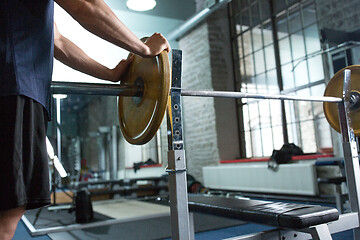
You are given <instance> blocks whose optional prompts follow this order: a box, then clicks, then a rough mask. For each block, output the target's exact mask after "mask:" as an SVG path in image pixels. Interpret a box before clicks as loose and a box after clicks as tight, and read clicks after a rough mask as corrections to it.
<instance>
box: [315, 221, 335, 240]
mask: <svg viewBox="0 0 360 240" xmlns="http://www.w3.org/2000/svg"><path fill="white" fill-rule="evenodd" d="M310 234H311V236H312V238H313V240H332V237H331V234H330V231H329V228H328V226H327V224H321V225H317V226H314V227H311V228H310Z"/></svg>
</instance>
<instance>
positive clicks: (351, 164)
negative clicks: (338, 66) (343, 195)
mask: <svg viewBox="0 0 360 240" xmlns="http://www.w3.org/2000/svg"><path fill="white" fill-rule="evenodd" d="M350 77H351V70H348V69H345V70H344V85H343V101H342V102H341V103H338V109H339V119H340V126H341V135H342V141H343V150H344V160H345V171H346V180H347V185H348V191H349V200H350V207H351V212H353V213H359V210H360V208H359V206H360V168H359V156H358V148H357V144H356V141H355V135H354V130H353V127H352V123H351V118H350V102H349V100H350V95H351V93H350ZM357 220H358V223H360V216H359V214H358V215H357ZM354 239H360V228H359V227H357V228H354Z"/></svg>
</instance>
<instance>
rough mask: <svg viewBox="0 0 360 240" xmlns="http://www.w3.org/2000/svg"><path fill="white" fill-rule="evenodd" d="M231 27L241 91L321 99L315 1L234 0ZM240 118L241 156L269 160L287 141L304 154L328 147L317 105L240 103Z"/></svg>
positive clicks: (321, 72)
mask: <svg viewBox="0 0 360 240" xmlns="http://www.w3.org/2000/svg"><path fill="white" fill-rule="evenodd" d="M270 4H274V5H275V6H274V7H271V5H270ZM272 11H273V12H272ZM271 16H274V17H273V18H272V17H271ZM232 25H233V29H234V31H233V33H234V34H233V36H232V41H233V46H235V48H236V49H237V51H234V59H235V66H238V67H237V69H236V71H238V72H237V74H236V84H237V89H238V90H239V91H241V92H251V93H260V94H289V95H301V96H306V95H308V96H310V95H316V96H321V95H322V94H323V92H324V89H325V81H324V68H323V62H322V57H321V55H315V54H314V53H316V52H319V50H321V45H320V40H319V30H318V23H317V17H316V7H315V1H314V0H306V1H301V0H281V1H273V0H237V1H233V2H232ZM274 31H275V32H274ZM277 56H278V59H276V57H277ZM239 114H240V115H241V116H240V117H241V118H242V120H243V123H244V125H243V126H240V128H241V129H242V137H243V138H244V139H245V146H244V147H243V148H244V149H242V155H243V157H261V156H269V155H271V153H272V150H273V149H279V148H281V146H282V145H283V143H284V141H286V140H288V141H289V142H293V143H295V144H297V145H298V146H300V147H301V148H302V149H303V150H304V152H306V153H313V152H316V151H318V150H319V149H320V148H323V147H331V145H332V143H331V140H330V137H329V136H330V127H329V126H328V124H325V122H326V120H325V118H324V114H323V112H322V104H321V103H313V102H295V101H284V102H283V103H282V102H281V101H276V100H249V99H240V100H239Z"/></svg>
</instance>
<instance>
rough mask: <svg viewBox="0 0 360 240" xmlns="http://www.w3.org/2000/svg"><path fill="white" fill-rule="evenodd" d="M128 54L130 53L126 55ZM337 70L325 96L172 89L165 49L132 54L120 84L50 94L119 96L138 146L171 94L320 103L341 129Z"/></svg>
mask: <svg viewBox="0 0 360 240" xmlns="http://www.w3.org/2000/svg"><path fill="white" fill-rule="evenodd" d="M129 56H130V55H129ZM344 69H350V70H351V98H350V106H351V107H350V111H351V112H350V117H351V120H352V124H353V129H354V133H355V135H356V136H360V121H359V119H360V110H359V109H360V65H354V66H349V67H347V68H344ZM344 69H341V70H340V71H338V72H337V73H336V74H335V75H334V76H333V77H332V78H331V80H330V81H329V83H328V84H327V86H326V89H325V93H324V96H320V97H317V96H306V97H303V96H293V95H281V94H280V95H272V94H255V93H243V92H229V91H198V90H185V89H177V88H171V70H170V63H169V58H168V53H167V52H165V51H164V52H162V53H161V54H160V55H158V56H156V57H154V58H141V57H139V56H137V55H135V56H134V58H133V61H132V63H131V64H130V66H129V69H128V71H127V72H126V73H125V75H124V76H123V78H122V80H121V83H120V85H114V84H98V85H95V84H86V83H59V82H53V83H52V92H53V93H62V92H66V93H69V94H71V93H73V94H76V93H81V94H91V95H93V94H100V95H118V96H119V99H118V115H119V124H120V129H121V132H122V133H123V136H124V138H125V139H126V140H127V141H128V142H129V143H131V144H135V145H141V144H145V143H147V142H148V141H150V140H151V139H152V138H153V136H154V135H155V134H156V132H157V131H158V129H159V127H160V125H161V123H162V120H163V118H164V115H165V112H166V110H167V108H168V110H169V112H171V107H170V105H171V104H169V101H170V100H169V99H170V94H172V92H174V93H180V95H181V96H193V97H224V98H255V99H275V100H295V101H315V102H323V109H324V113H325V117H326V119H327V121H328V122H329V124H330V126H331V127H333V128H334V129H335V130H336V131H338V132H340V123H339V114H338V104H337V103H340V102H342V101H343V99H342V96H343V95H342V93H343V72H344Z"/></svg>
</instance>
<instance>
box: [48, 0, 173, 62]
mask: <svg viewBox="0 0 360 240" xmlns="http://www.w3.org/2000/svg"><path fill="white" fill-rule="evenodd" d="M55 1H56V2H57V3H58V4H59V5H60V6H61V7H62V8H64V9H65V11H67V12H68V13H69V14H70V15H71V16H72V17H73V18H74V19H75V20H76V21H77V22H79V23H80V24H81V25H82V26H83V27H84V28H85V29H87V30H88V31H90V32H92V33H93V34H95V35H97V36H99V37H101V38H103V39H105V40H107V41H109V42H111V43H113V44H115V45H117V46H119V47H121V48H124V49H126V50H128V51H130V52H133V53H135V54H137V55H140V56H142V57H154V56H156V55H158V54H160V52H162V51H163V50H166V51H170V45H169V43H168V42H167V40H166V39H165V38H164V37H163V36H162V35H161V34H159V33H155V34H153V35H152V36H151V37H150V38H149V39H148V40H147V42H146V44H144V43H143V42H142V41H140V40H139V39H138V38H137V37H136V36H135V35H134V34H133V33H132V32H131V31H130V30H129V29H128V28H127V27H126V26H125V25H124V24H123V23H122V22H121V21H120V20H119V19H118V18H117V17H116V15H115V14H114V13H113V12H112V11H111V9H110V8H109V7H108V6H107V5H106V3H105V2H104V1H103V0H55Z"/></svg>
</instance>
